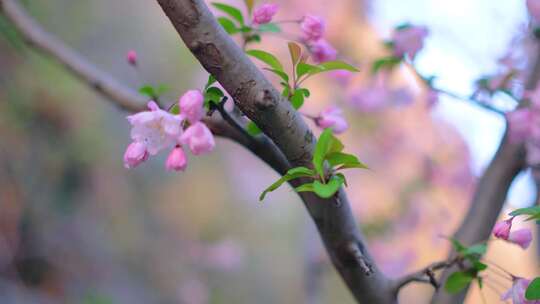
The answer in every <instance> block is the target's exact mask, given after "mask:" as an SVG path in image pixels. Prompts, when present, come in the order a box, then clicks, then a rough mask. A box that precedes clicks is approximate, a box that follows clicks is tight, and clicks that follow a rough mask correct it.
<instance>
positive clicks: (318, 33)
mask: <svg viewBox="0 0 540 304" xmlns="http://www.w3.org/2000/svg"><path fill="white" fill-rule="evenodd" d="M325 27H326V25H325V22H324V20H323V19H322V18H321V17H318V16H313V15H305V16H304V18H303V19H302V23H301V24H300V28H301V29H302V33H303V35H304V39H305V40H306V41H317V40H319V39H321V38H322V36H323V35H324V31H325Z"/></svg>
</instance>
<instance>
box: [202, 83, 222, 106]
mask: <svg viewBox="0 0 540 304" xmlns="http://www.w3.org/2000/svg"><path fill="white" fill-rule="evenodd" d="M224 95H225V94H224V93H223V91H222V90H221V89H220V88H218V87H210V88H208V89H206V91H205V92H204V107H205V108H207V109H208V108H209V107H210V105H211V104H215V105H217V104H219V103H220V101H221V99H222V98H223V96H224Z"/></svg>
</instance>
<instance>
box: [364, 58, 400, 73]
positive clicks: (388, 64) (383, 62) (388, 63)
mask: <svg viewBox="0 0 540 304" xmlns="http://www.w3.org/2000/svg"><path fill="white" fill-rule="evenodd" d="M400 62H401V58H398V57H394V56H391V57H385V58H381V59H378V60H376V61H375V62H374V63H373V65H372V66H371V73H372V74H377V72H379V71H380V70H381V69H392V68H394V67H395V66H396V65H398V64H399V63H400Z"/></svg>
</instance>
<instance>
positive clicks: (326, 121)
mask: <svg viewBox="0 0 540 304" xmlns="http://www.w3.org/2000/svg"><path fill="white" fill-rule="evenodd" d="M315 123H316V124H317V126H319V127H320V128H323V129H326V128H332V131H333V132H334V133H336V134H339V133H343V132H345V131H346V130H347V129H348V128H349V124H348V123H347V121H346V120H345V117H343V111H342V110H341V109H340V108H338V107H336V106H330V107H328V108H326V109H325V110H323V111H322V112H321V114H320V115H319V117H317V118H316V119H315Z"/></svg>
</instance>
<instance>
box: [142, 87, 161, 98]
mask: <svg viewBox="0 0 540 304" xmlns="http://www.w3.org/2000/svg"><path fill="white" fill-rule="evenodd" d="M139 93H141V94H142V95H144V96H146V97H148V98H151V99H154V98H156V97H158V95H157V94H156V91H155V90H154V87H153V86H151V85H144V86H142V87H140V88H139Z"/></svg>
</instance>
